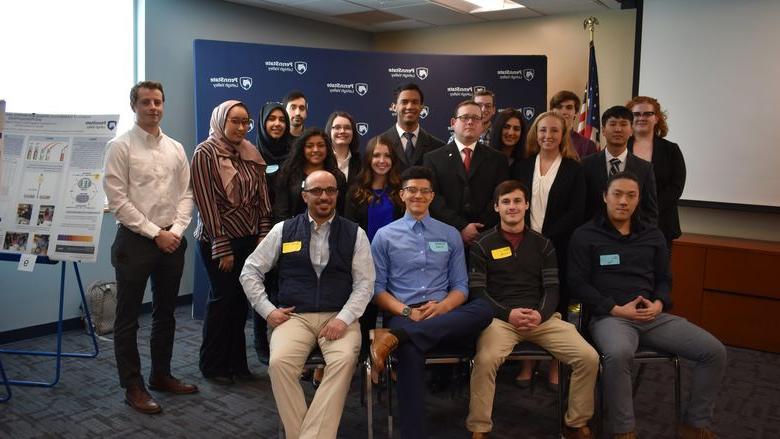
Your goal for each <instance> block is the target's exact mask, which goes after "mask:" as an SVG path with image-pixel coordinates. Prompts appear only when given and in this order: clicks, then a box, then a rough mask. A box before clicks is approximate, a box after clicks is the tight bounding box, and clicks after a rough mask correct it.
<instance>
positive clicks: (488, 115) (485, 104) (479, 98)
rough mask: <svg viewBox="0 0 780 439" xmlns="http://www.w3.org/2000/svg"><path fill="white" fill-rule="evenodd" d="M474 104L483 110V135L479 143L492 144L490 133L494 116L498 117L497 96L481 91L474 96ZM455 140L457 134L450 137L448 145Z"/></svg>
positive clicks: (487, 91) (490, 92) (484, 90)
mask: <svg viewBox="0 0 780 439" xmlns="http://www.w3.org/2000/svg"><path fill="white" fill-rule="evenodd" d="M472 99H474V102H476V103H477V105H479V108H480V109H482V122H483V123H482V125H483V126H482V134H481V135H480V136H479V141H480V142H482V143H484V144H485V145H489V144H490V132H491V130H492V128H493V116H495V115H496V94H495V93H493V92H492V91H490V90H488V89H486V88H485V89H479V90H478V91H475V92H474V95H473V96H472ZM453 140H455V134H453V135H451V136H450V139H449V140H448V141H447V143H450V142H452V141H453Z"/></svg>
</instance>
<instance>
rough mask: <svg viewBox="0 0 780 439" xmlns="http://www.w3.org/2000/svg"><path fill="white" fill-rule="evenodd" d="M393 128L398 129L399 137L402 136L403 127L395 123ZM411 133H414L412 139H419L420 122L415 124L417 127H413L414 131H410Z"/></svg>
mask: <svg viewBox="0 0 780 439" xmlns="http://www.w3.org/2000/svg"><path fill="white" fill-rule="evenodd" d="M395 130H396V131H398V137H400V138H401V139H403V138H404V133H405V132H406V130H405V129H403V128H401V126H400V125H398V123H396V124H395ZM410 132H411V133H414V137H413V138H412V139H415V140H416V139H419V138H420V124H419V123H418V124H417V128H415V129H414V131H410Z"/></svg>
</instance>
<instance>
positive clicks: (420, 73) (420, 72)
mask: <svg viewBox="0 0 780 439" xmlns="http://www.w3.org/2000/svg"><path fill="white" fill-rule="evenodd" d="M414 73H415V74H416V75H417V77H418V78H420V80H423V81H424V80H425V78H427V77H428V67H417V68H416V69H414Z"/></svg>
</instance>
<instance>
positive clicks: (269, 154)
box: [252, 102, 292, 364]
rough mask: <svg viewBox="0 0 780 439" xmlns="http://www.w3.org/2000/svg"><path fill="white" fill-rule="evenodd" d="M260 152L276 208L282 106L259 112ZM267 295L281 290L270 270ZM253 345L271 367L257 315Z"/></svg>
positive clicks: (285, 122) (284, 150) (285, 133)
mask: <svg viewBox="0 0 780 439" xmlns="http://www.w3.org/2000/svg"><path fill="white" fill-rule="evenodd" d="M256 126H257V149H259V150H260V153H261V154H262V156H263V159H265V162H266V165H267V166H266V168H265V179H266V183H267V186H268V198H269V200H270V203H271V206H273V204H274V199H275V196H276V194H275V191H274V189H275V188H276V179H277V176H278V175H279V168H280V167H281V166H282V163H284V161H285V160H287V156H288V155H289V154H290V143H292V137H291V136H290V118H289V116H288V115H287V112H286V111H284V107H282V104H280V103H278V102H270V103H268V104H265V105H263V106H262V107H261V108H260V114H259V115H258V116H257V124H256ZM265 286H266V292H267V293H268V295H269V297H271V298H272V299H273V298H274V297H276V293H277V290H278V286H277V276H276V270H275V269H274V270H271V271H269V272H268V273H266V275H265ZM252 320H253V322H254V339H255V340H254V345H255V352H256V353H257V359H258V360H259V361H260V362H261V363H263V364H268V358H269V357H270V348H269V346H268V324H267V323H266V321H265V319H264V318H262V317H261V316H260V314H258V313H257V312H253V319H252Z"/></svg>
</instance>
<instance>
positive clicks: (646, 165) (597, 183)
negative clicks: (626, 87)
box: [582, 105, 658, 225]
mask: <svg viewBox="0 0 780 439" xmlns="http://www.w3.org/2000/svg"><path fill="white" fill-rule="evenodd" d="M633 122H634V115H633V114H631V110H629V109H628V108H626V107H623V106H620V105H617V106H614V107H611V108H609V109H607V110H606V111H605V112H604V113H603V114H602V115H601V129H602V132H603V133H604V138H605V139H606V141H607V146H606V148H604V149H603V150H602V151H600V152H599V153H597V154H591V155H589V156H587V157H585V158H584V159H583V160H582V168H583V170H584V171H585V186H586V192H587V194H586V198H585V218H586V219H591V218H593V217H594V216H596V215H603V214H604V200H603V195H604V191H605V190H606V189H607V179H608V178H609V177H611V176H612V175H615V174H618V173H620V172H623V171H629V172H631V173H632V174H634V175H635V176H636V177H637V178H638V179H639V187H640V188H641V190H642V198H641V200H640V203H639V209H638V215H639V219H641V220H642V222H646V223H649V224H653V225H656V224H657V223H658V201H657V198H656V197H657V196H656V190H655V175H654V174H653V165H652V164H651V163H650V162H647V161H645V160H642V159H640V158H639V157H637V156H635V155H634V154H631V152H630V151H629V150H628V139H629V138H630V137H631V134H632V133H633V130H632V129H631V124H632V123H633Z"/></svg>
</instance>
